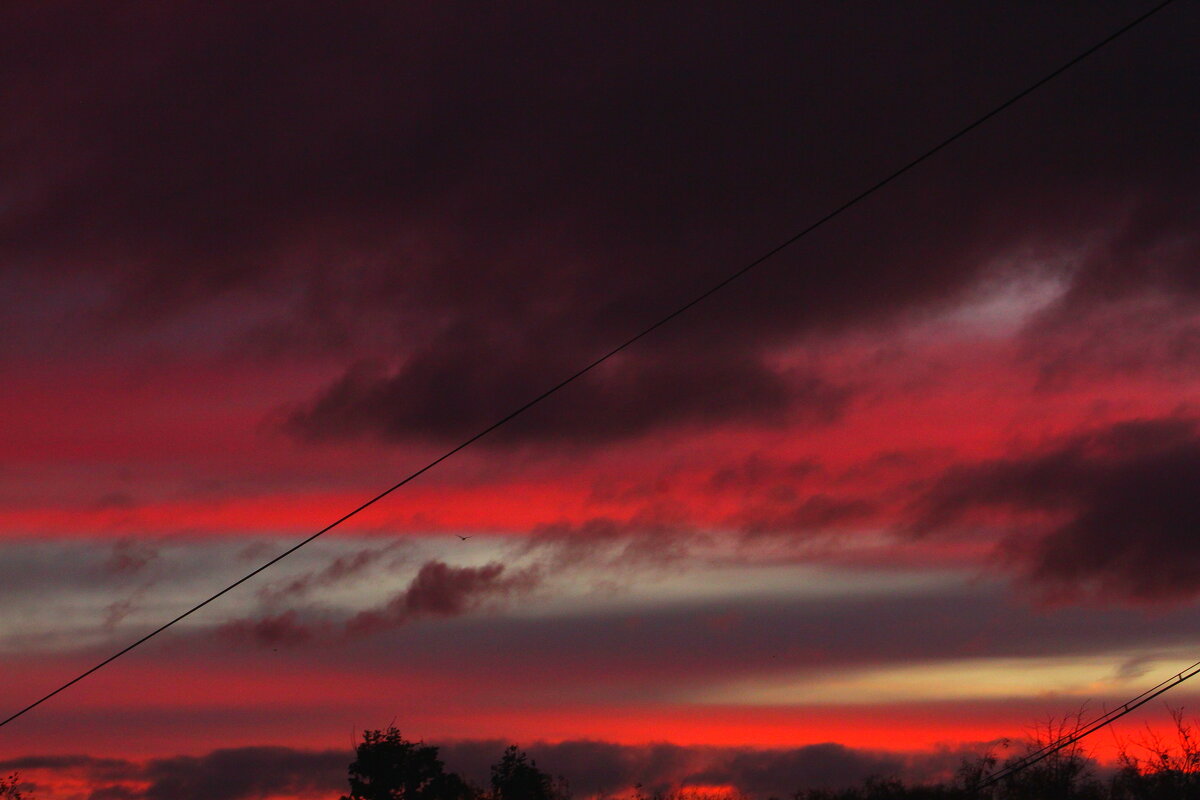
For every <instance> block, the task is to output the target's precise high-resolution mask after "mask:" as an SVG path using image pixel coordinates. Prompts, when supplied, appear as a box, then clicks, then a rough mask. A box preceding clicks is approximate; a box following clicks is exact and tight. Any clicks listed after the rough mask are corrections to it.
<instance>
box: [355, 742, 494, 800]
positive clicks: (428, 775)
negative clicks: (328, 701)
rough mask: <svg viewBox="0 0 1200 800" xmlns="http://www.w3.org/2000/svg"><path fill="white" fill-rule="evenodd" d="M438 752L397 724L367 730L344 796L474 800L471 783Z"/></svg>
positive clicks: (390, 799)
mask: <svg viewBox="0 0 1200 800" xmlns="http://www.w3.org/2000/svg"><path fill="white" fill-rule="evenodd" d="M437 755H438V749H437V748H436V747H431V746H428V745H426V744H424V743H422V742H410V741H408V740H407V739H405V738H404V737H403V736H401V735H400V731H399V730H397V729H396V727H395V726H392V727H389V728H388V729H387V730H386V731H379V730H374V731H364V732H363V740H362V743H361V744H359V745H358V747H357V748H355V756H356V758H355V759H354V761H353V763H351V764H350V770H349V772H350V794H349V795H348V796H343V798H342V800H474V797H475V792H474V791H472V790H471V787H470V786H468V785H467V783H466V781H464V780H463V779H462V778H460V777H459V776H458V775H456V774H455V773H453V772H446V770H445V766H444V765H443V764H442V761H441V759H439V758H438V757H437Z"/></svg>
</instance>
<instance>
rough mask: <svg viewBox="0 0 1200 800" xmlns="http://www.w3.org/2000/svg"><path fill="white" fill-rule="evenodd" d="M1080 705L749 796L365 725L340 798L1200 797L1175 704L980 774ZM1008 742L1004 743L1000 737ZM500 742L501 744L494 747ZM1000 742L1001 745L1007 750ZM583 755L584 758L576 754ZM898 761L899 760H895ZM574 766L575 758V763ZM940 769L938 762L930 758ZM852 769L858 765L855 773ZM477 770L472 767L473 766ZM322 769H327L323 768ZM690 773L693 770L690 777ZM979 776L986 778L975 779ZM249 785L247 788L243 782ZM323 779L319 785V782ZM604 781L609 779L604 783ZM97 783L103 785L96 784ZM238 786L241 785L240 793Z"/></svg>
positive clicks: (1068, 726)
mask: <svg viewBox="0 0 1200 800" xmlns="http://www.w3.org/2000/svg"><path fill="white" fill-rule="evenodd" d="M1081 721H1082V714H1079V715H1076V716H1075V717H1074V718H1065V719H1063V720H1060V721H1053V720H1052V721H1048V722H1046V723H1044V724H1043V725H1041V726H1040V727H1039V728H1038V729H1036V730H1034V731H1033V732H1032V733H1031V735H1030V736H1029V738H1028V740H1027V741H1026V742H1024V744H1023V746H1022V747H1018V748H1014V749H1013V750H1015V751H1016V752H1014V754H1013V755H1011V756H1010V757H1009V758H1008V759H1006V760H1001V759H1000V758H999V757H997V756H996V755H995V754H994V753H993V752H984V753H981V754H976V755H974V756H971V757H968V758H965V759H964V760H963V761H962V762H961V764H960V765H959V767H958V768H957V770H954V771H953V774H948V773H946V772H943V773H942V774H940V775H937V776H934V777H933V778H932V779H931V780H928V781H926V782H905V781H903V780H901V779H900V778H899V777H897V776H892V775H881V776H876V777H873V778H869V779H867V780H866V781H864V782H863V783H862V784H861V785H858V786H854V787H850V788H839V789H829V788H811V787H806V786H797V787H794V788H787V786H786V783H787V782H786V780H784V781H782V783H783V786H782V787H781V789H783V790H784V791H783V794H782V795H780V796H772V797H764V796H760V797H755V798H750V797H749V796H748V795H747V794H743V793H742V790H741V787H739V786H737V785H731V786H727V787H725V786H723V785H718V787H717V788H716V789H714V788H713V787H712V785H711V783H708V784H707V785H704V786H690V785H688V783H689V780H694V779H683V781H682V783H683V785H674V786H666V785H663V783H662V782H661V780H659V779H661V777H662V776H661V775H646V776H645V777H646V779H647V780H649V781H655V780H659V783H657V784H655V788H653V789H646V788H644V787H643V786H642V784H633V785H630V786H627V787H626V789H625V790H623V791H621V790H614V791H613V792H612V793H609V794H608V795H607V796H605V795H597V794H596V793H595V792H594V790H592V791H585V792H581V793H579V794H578V795H576V796H575V797H574V798H573V796H572V789H571V786H570V783H569V782H568V780H567V779H566V778H564V777H561V776H557V775H552V774H551V773H548V772H546V771H544V770H543V769H542V768H541V767H539V766H538V764H537V763H536V762H535V761H534V760H533V759H532V758H530V757H529V756H528V754H527V753H525V752H524V751H522V750H521V749H520V748H519V747H517V746H516V745H510V746H508V747H507V748H503V744H497V745H496V748H497V750H499V751H500V752H498V753H497V754H496V760H495V761H494V762H493V763H492V764H491V766H490V775H489V777H488V778H487V779H486V783H485V785H477V784H476V783H473V782H472V781H471V780H468V779H466V778H463V777H462V776H460V775H459V774H458V773H455V772H453V771H450V770H448V769H447V768H446V765H445V763H444V762H443V761H442V759H441V758H440V756H439V748H438V747H436V746H434V745H429V744H426V743H424V742H421V741H416V742H414V741H411V740H408V739H405V738H404V737H403V736H402V735H401V733H400V731H399V730H398V729H397V728H396V727H395V726H391V727H388V728H387V729H384V730H368V731H366V732H364V733H363V734H362V740H361V741H360V742H359V743H358V744H357V745H356V747H355V752H354V758H353V761H352V762H351V763H350V765H349V769H348V778H349V787H348V789H349V791H348V793H347V794H344V795H342V796H341V798H340V800H604V798H605V797H607V798H609V799H610V800H611V798H615V797H620V798H623V800H1049V799H1053V800H1058V799H1059V798H1061V799H1062V800H1176V799H1177V798H1200V734H1198V732H1197V728H1196V727H1195V725H1194V724H1193V723H1190V722H1187V721H1186V720H1185V719H1184V717H1183V713H1182V711H1176V712H1174V721H1175V731H1174V734H1173V735H1172V736H1163V735H1159V734H1157V733H1155V732H1154V731H1152V730H1151V729H1150V728H1147V729H1146V731H1145V733H1144V734H1142V735H1140V736H1136V737H1134V738H1133V739H1132V740H1129V741H1121V740H1118V752H1119V755H1118V759H1117V762H1116V764H1110V765H1107V766H1101V765H1100V764H1099V763H1098V762H1097V761H1096V759H1094V758H1093V757H1092V756H1091V755H1090V754H1089V753H1088V752H1087V750H1085V749H1084V747H1083V746H1082V745H1081V744H1079V743H1075V744H1073V745H1071V746H1068V747H1064V748H1062V749H1060V750H1057V751H1055V752H1053V753H1051V754H1050V755H1049V756H1047V757H1046V758H1044V759H1043V760H1041V761H1038V762H1037V763H1034V764H1032V765H1030V766H1029V767H1028V768H1026V769H1022V770H1020V771H1019V772H1016V773H1015V774H1012V775H1010V776H1008V777H1005V778H1004V779H1003V780H1000V781H999V782H997V783H995V784H990V782H989V781H988V778H989V776H991V775H994V774H996V772H997V770H1000V769H1003V768H1004V767H1005V766H1006V765H1011V764H1014V763H1019V760H1020V758H1021V756H1022V754H1025V753H1030V752H1035V751H1036V752H1042V750H1043V748H1044V747H1045V746H1046V745H1048V744H1050V743H1054V742H1058V741H1061V740H1062V739H1063V737H1064V736H1066V735H1069V734H1071V733H1072V732H1073V731H1075V730H1078V729H1079V724H1080V722H1081ZM1004 747H1005V748H1006V749H1008V743H1007V742H1006V743H1004ZM502 748H503V749H502ZM1013 750H1009V752H1013ZM482 763H486V761H484V762H481V763H480V766H482ZM584 763H586V762H584ZM897 763H899V762H897ZM576 767H577V768H578V767H579V764H576ZM939 769H941V767H939ZM859 774H860V775H861V774H862V773H861V772H860V773H859ZM478 775H479V776H482V773H478ZM331 777H332V776H331ZM698 777H699V773H698V774H697V778H698ZM985 784H989V785H985ZM250 785H253V788H252V789H249V790H247V786H250ZM326 785H328V784H326ZM609 785H610V786H615V785H619V782H610V783H609ZM760 785H761V784H760ZM247 786H243V787H242V790H241V792H240V793H239V794H238V796H239V797H242V798H250V797H255V798H267V797H275V796H278V795H280V794H286V795H288V796H292V795H293V794H294V793H295V792H294V791H289V790H288V789H287V788H286V787H285V786H283V785H282V784H280V785H274V781H271V780H267V781H265V782H262V781H260V782H258V783H256V784H255V783H253V782H251V784H247ZM113 788H114V787H108V790H102V791H100V792H95V793H93V794H92V795H91V798H92V799H93V800H95V798H98V797H100V796H101V794H103V796H104V797H106V798H107V797H113V798H116V797H118V795H117V794H113V793H112V791H111V790H112V789H113ZM36 790H37V787H36V786H34V785H33V784H30V783H22V782H21V780H20V776H18V775H10V776H7V777H3V776H0V800H35V798H34V797H33V794H34V793H35V792H36ZM105 791H107V793H105ZM247 791H248V793H247ZM119 796H120V797H121V798H135V797H147V798H150V797H152V798H154V800H161V798H163V797H164V796H165V795H164V794H163V793H162V792H161V791H159V792H147V793H145V794H140V793H138V792H134V791H126V792H125V793H122V794H120V795H119Z"/></svg>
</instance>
